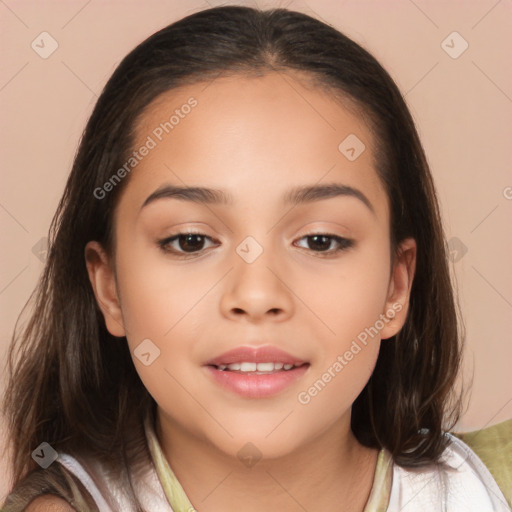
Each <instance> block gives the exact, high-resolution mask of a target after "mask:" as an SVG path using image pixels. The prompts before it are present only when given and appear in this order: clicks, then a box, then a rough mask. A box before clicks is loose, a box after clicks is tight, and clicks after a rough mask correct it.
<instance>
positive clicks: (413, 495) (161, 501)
mask: <svg viewBox="0 0 512 512" xmlns="http://www.w3.org/2000/svg"><path fill="white" fill-rule="evenodd" d="M447 435H448V437H449V439H450V443H449V445H448V446H447V448H446V449H445V451H444V452H443V455H442V460H443V461H444V462H445V463H446V464H447V466H448V468H446V467H444V468H441V467H440V466H439V465H435V464H431V465H428V466H425V467H422V468H417V469H411V468H402V467H400V466H398V465H396V464H393V463H392V487H391V494H390V499H389V504H388V507H387V508H381V507H380V505H378V504H377V503H378V502H379V501H380V500H379V499H378V498H379V495H380V494H381V493H380V489H378V486H376V485H375V486H374V488H373V489H372V494H371V496H370V499H369V501H368V504H367V506H366V509H365V512H384V511H385V512H511V508H510V507H509V506H508V504H507V501H506V499H505V497H504V496H503V493H502V492H501V490H500V488H499V487H498V484H497V483H496V481H495V480H494V478H493V477H492V475H491V473H490V472H489V470H488V469H487V467H486V466H485V465H484V463H483V462H482V461H481V460H480V459H479V457H478V456H477V455H476V454H475V452H474V451H473V450H472V449H471V448H470V447H469V446H468V445H467V444H465V443H464V442H463V441H461V440H460V439H458V438H457V437H455V436H453V435H452V434H447ZM57 462H59V463H60V464H62V465H63V466H65V467H66V468H67V469H68V470H69V471H70V472H71V473H73V474H74V475H75V476H76V477H77V478H78V479H79V480H80V481H81V482H82V484H83V485H84V487H85V488H86V489H87V490H88V491H89V493H90V494H91V496H92V497H93V499H94V501H95V502H96V505H97V506H98V509H99V511H100V512H114V511H113V509H112V508H110V506H109V505H108V504H107V502H106V501H105V499H104V497H103V496H102V495H101V493H100V491H99V490H98V487H97V486H96V484H95V483H94V481H93V479H92V478H91V476H90V475H89V474H88V473H87V472H86V470H85V469H84V467H83V466H82V465H81V464H80V463H79V462H78V461H77V460H76V459H75V458H73V457H71V456H70V455H66V454H60V455H59V457H58V459H57ZM160 471H162V470H161V469H160ZM167 472H168V473H169V474H166V475H164V476H163V477H162V475H160V479H159V475H158V473H157V471H156V470H155V468H154V467H153V466H151V469H149V470H148V472H147V473H146V474H145V475H144V476H143V477H141V478H139V480H138V481H137V482H136V492H137V496H138V497H139V499H140V501H141V504H142V505H143V506H144V508H146V509H147V510H148V511H151V512H169V511H172V512H195V509H194V508H193V507H192V506H191V505H190V504H188V505H187V504H183V501H182V500H178V499H176V500H174V499H173V493H172V491H171V492H169V491H168V490H167V496H166V491H164V488H163V487H162V484H161V481H167V482H168V481H169V480H171V481H172V482H173V485H174V486H177V487H175V489H176V488H179V490H180V491H182V488H181V486H180V485H179V482H178V481H177V479H176V477H175V476H174V474H173V473H172V470H170V469H169V468H167ZM108 487H109V489H111V490H112V492H113V495H114V496H115V499H116V501H117V503H118V506H119V510H120V511H122V512H129V511H130V510H131V509H130V507H129V505H128V504H127V503H126V501H125V499H124V498H123V492H122V489H120V488H118V487H117V488H116V487H115V482H109V485H108ZM183 494H184V491H183ZM167 497H169V499H168V498H167ZM178 502H179V503H181V504H178ZM171 505H172V506H171ZM173 507H174V508H173Z"/></svg>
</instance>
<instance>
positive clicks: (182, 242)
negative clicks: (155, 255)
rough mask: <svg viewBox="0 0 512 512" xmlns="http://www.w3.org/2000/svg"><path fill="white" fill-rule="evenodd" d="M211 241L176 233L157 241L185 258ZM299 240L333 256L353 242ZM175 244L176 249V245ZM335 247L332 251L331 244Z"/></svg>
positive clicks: (319, 236)
mask: <svg viewBox="0 0 512 512" xmlns="http://www.w3.org/2000/svg"><path fill="white" fill-rule="evenodd" d="M206 240H210V241H212V240H213V239H212V238H211V237H209V236H207V235H204V234H202V233H176V234H175V235H173V236H171V237H169V238H165V239H163V240H159V241H158V245H159V246H160V248H161V249H162V250H163V251H164V252H166V253H172V254H177V255H178V256H186V255H187V254H194V253H198V252H200V251H202V250H203V249H204V248H205V247H204V245H205V241H206ZM299 240H309V241H308V242H307V243H306V245H307V247H305V248H306V249H309V250H311V251H313V252H315V253H326V254H334V253H338V252H340V251H343V250H344V249H348V248H350V247H352V246H353V245H354V241H353V240H349V239H348V238H343V237H341V236H337V235H330V234H326V233H313V234H311V235H305V236H303V237H301V238H299ZM176 243H177V247H176V245H175V244H176ZM333 243H334V244H335V245H337V247H335V248H334V249H333V248H332V244H333Z"/></svg>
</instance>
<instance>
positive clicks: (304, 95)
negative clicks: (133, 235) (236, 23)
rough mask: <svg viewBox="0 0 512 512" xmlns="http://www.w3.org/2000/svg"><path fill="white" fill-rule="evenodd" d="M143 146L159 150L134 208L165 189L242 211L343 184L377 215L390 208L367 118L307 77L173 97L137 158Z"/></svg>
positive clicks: (226, 83) (162, 104)
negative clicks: (219, 197) (222, 201)
mask: <svg viewBox="0 0 512 512" xmlns="http://www.w3.org/2000/svg"><path fill="white" fill-rule="evenodd" d="M346 141H348V142H346ZM143 146H147V147H151V149H150V150H149V151H145V156H144V157H142V158H141V159H140V162H139V163H138V164H137V166H136V168H134V170H133V172H131V175H130V183H129V185H128V187H127V190H126V196H127V198H126V199H125V202H130V203H131V204H132V206H134V207H135V206H136V205H139V206H140V205H141V204H142V203H143V201H144V199H145V198H146V197H147V196H148V195H149V194H150V193H151V192H153V191H154V190H155V188H157V187H158V186H160V185H162V184H164V183H170V184H174V185H180V186H184V185H187V186H195V185H197V186H209V187H212V188H222V189H225V190H229V191H230V192H231V195H232V196H233V198H234V203H233V204H235V205H236V204H237V203H239V202H243V203H244V204H247V201H251V200H257V201H259V202H261V201H262V200H268V201H271V200H272V197H273V194H272V191H275V192H276V194H275V197H276V198H277V197H281V194H280V192H282V190H284V188H289V187H290V186H291V185H311V184H313V183H319V182H322V181H325V182H333V181H337V182H340V183H343V184H345V185H348V186H354V187H357V188H359V189H361V188H362V189H364V190H365V194H366V195H367V196H369V197H370V198H371V202H372V203H373V204H375V206H376V209H379V207H380V208H386V205H385V204H384V203H385V202H386V198H385V197H383V189H382V184H381V183H380V180H379V179H378V177H377V174H376V171H375V167H374V160H373V155H374V140H373V135H372V133H371V131H370V130H369V128H368V127H367V125H366V124H365V122H364V120H363V116H362V115H361V113H360V112H359V111H358V110H357V108H356V107H355V105H354V104H353V103H350V102H349V101H348V100H346V102H345V101H344V103H343V104H341V103H340V102H339V101H338V100H336V99H335V98H334V96H333V95H332V94H329V92H328V91H327V90H326V89H325V88H323V89H322V88H320V87H317V86H315V85H314V84H313V83H312V82H311V81H310V80H307V79H306V78H305V77H304V76H303V75H300V74H298V73H288V72H287V73H281V72H279V73H278V72H272V73H267V74H265V75H263V76H254V77H252V76H251V77H243V76H231V77H222V78H217V79H214V80H212V81H209V82H199V83H195V84H192V85H187V86H182V87H179V88H176V89H172V90H169V91H167V92H165V93H163V94H162V95H160V96H159V97H158V98H156V100H154V101H153V102H152V103H151V104H150V105H149V106H148V107H147V108H146V110H145V112H144V113H143V114H142V116H140V118H139V120H138V123H137V126H136V130H135V144H134V149H135V150H137V148H141V147H143ZM352 149H353V150H354V151H352ZM347 150H348V152H347ZM361 151H362V152H361ZM354 152H355V153H356V156H357V154H358V153H360V154H359V156H357V158H355V159H354V158H353V156H354ZM279 189H281V190H279ZM251 198H252V199H251ZM379 203H381V204H380V206H379Z"/></svg>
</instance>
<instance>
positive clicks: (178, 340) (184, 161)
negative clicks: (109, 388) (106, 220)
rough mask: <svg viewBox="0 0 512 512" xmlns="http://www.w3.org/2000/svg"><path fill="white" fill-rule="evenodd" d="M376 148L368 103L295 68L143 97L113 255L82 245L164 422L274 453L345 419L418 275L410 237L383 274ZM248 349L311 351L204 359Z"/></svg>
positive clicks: (225, 443)
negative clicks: (343, 97)
mask: <svg viewBox="0 0 512 512" xmlns="http://www.w3.org/2000/svg"><path fill="white" fill-rule="evenodd" d="M186 105H189V106H188V107H185V106H186ZM173 114H175V116H174V119H171V123H172V125H171V123H169V119H170V117H171V115H173ZM165 122H168V124H167V125H165ZM171 126H172V127H171ZM347 137H349V138H348V139H347ZM345 139H347V140H346V141H345ZM343 141H345V142H343ZM363 145H364V146H363ZM143 146H145V147H146V148H147V149H146V150H143V149H141V148H142V147H143ZM374 147H375V141H374V139H373V137H372V134H371V132H370V131H369V129H368V127H367V126H365V124H364V123H363V122H362V120H361V116H358V115H356V114H355V113H354V111H353V110H347V109H346V108H344V107H342V106H341V105H340V104H339V103H338V102H335V101H334V100H333V99H332V97H330V96H329V95H328V94H327V93H326V92H324V91H321V90H319V89H317V88H315V87H313V86H312V85H309V84H308V82H306V81H305V80H302V79H301V78H300V77H299V76H298V75H293V74H291V73H287V74H286V75H284V74H277V73H270V74H267V75H265V76H263V77H256V78H241V77H237V78H221V79H217V80H215V81H214V82H212V83H209V84H206V83H201V84H195V85H193V86H187V87H184V88H181V89H175V90H172V91H169V92H167V93H165V94H164V95H163V96H161V97H159V98H158V99H157V100H156V101H155V102H154V103H153V104H152V105H150V107H149V108H148V109H147V111H146V112H145V114H144V115H143V117H142V119H141V120H140V122H139V124H138V126H137V142H136V144H135V151H137V152H138V156H137V157H136V159H137V163H136V165H135V166H133V168H132V169H131V170H130V173H129V176H128V177H125V178H124V179H128V180H129V181H128V184H127V187H126V189H125V190H124V191H123V193H122V195H121V198H120V201H119V204H118V207H117V210H116V214H115V226H116V230H115V236H116V240H115V243H116V257H115V260H112V259H111V260H109V259H108V257H107V256H106V255H105V253H104V252H103V250H102V248H101V246H100V245H99V244H97V243H96V242H90V243H89V244H88V246H87V249H86V258H87V265H88V269H89V275H90V278H91V283H92V285H93V288H94V291H95V294H96V297H97V299H98V303H99V304H100V307H101V308H102V310H103V312H104V316H105V321H106V324H107V328H108V329H109V331H110V332H111V333H112V334H113V335H115V336H126V338H127V341H128V344H129V347H130V350H131V353H132V355H133V361H134V364H135V367H136V369H137V371H138V373H139V375H140V377H141V379H142V381H143V383H144V385H145V386H146V388H147V389H148V391H149V392H150V393H151V395H152V396H153V397H154V399H155V400H156V402H157V404H158V412H159V419H160V421H161V422H163V423H165V424H166V425H167V427H168V428H169V429H171V430H173V429H174V430H175V431H180V432H187V435H190V436H194V437H195V438H197V439H201V440H203V441H206V442H207V443H209V444H211V445H213V446H215V447H217V448H218V449H219V450H221V451H222V452H224V453H226V454H229V455H232V456H236V454H237V452H238V451H239V450H240V448H241V447H242V446H244V445H245V443H247V442H252V443H253V444H254V445H255V446H257V447H258V449H259V450H260V452H261V453H263V455H264V456H268V457H277V456H280V455H283V454H286V453H289V452H291V451H293V450H296V449H298V448H299V447H301V446H304V445H305V444H307V443H308V441H310V440H311V439H314V438H316V437H318V436H319V435H320V434H322V433H325V432H327V431H329V430H331V431H332V430H336V429H338V430H339V431H342V430H344V429H345V430H348V428H349V424H350V409H351V405H352V403H353V402H354V400H355V398H356V397H357V396H358V394H359V393H360V392H361V390H362V389H363V387H364V386H365V384H366V383H367V381H368V379H369V377H370V375H371V373H372V371H373V368H374V365H375V362H376V359H377V356H378V352H379V347H380V343H381V339H385V338H389V337H390V336H393V335H394V334H396V332H398V331H399V330H400V328H401V327H402V325H403V323H404V321H405V316H406V312H407V302H408V297H409V291H410V286H411V284H412V277H413V273H414V255H415V247H414V242H413V241H412V240H408V241H406V242H405V243H404V244H403V249H404V251H403V256H400V257H399V258H398V259H397V261H396V262H395V266H394V268H393V270H392V271H390V265H391V260H390V258H391V254H390V248H389V240H390V231H389V204H388V198H387V196H386V193H385V191H384V188H383V186H382V184H381V182H380V180H379V179H378V176H377V173H376V170H375V166H374V161H373V153H374ZM362 149H363V150H362ZM361 150H362V152H361ZM132 163H133V162H132ZM328 185H329V186H330V188H329V187H327V186H328ZM166 187H167V190H166ZM170 187H202V188H208V189H215V190H216V191H222V192H217V193H216V194H214V193H209V194H206V195H205V194H203V195H200V194H199V193H197V191H196V193H195V194H193V195H191V194H189V195H188V196H187V195H186V194H184V193H182V194H181V195H176V194H174V195H173V194H172V191H171V189H170ZM309 187H317V190H316V192H315V189H311V190H309V192H308V191H307V190H306V189H308V188H309ZM318 187H323V188H318ZM301 188H304V190H306V192H304V193H302V194H301V193H300V189H301ZM155 191H158V192H157V193H156V194H155ZM298 191H299V192H298ZM217 196H219V197H217ZM213 198H215V199H216V200H215V201H213V200H212V199H213ZM187 233H188V234H189V235H188V236H186V234H187ZM180 234H181V236H179V235H180ZM144 340H146V341H144ZM148 340H149V341H148ZM123 342H124V340H122V341H121V340H120V341H119V343H123ZM383 343H385V341H383ZM239 347H245V348H248V349H255V348H256V349H260V348H265V349H266V348H269V347H271V348H274V349H278V350H281V351H284V352H286V353H287V354H288V355H289V358H290V359H291V360H293V361H295V362H297V363H305V364H303V365H302V366H301V367H300V368H297V369H292V370H285V369H284V368H283V369H281V370H276V369H275V368H274V370H273V372H274V373H273V374H270V375H263V374H260V375H255V374H247V373H245V374H241V373H238V372H237V370H236V367H231V370H230V369H227V370H224V371H222V370H220V369H215V368H214V367H212V366H207V363H208V362H211V360H212V359H215V358H218V357H219V356H221V355H222V354H224V353H226V352H228V351H231V350H232V349H236V348H239ZM249 352H250V350H249ZM269 354H270V355H269ZM253 355H254V354H253ZM265 355H266V356H268V358H266V359H265ZM256 356H257V357H258V354H256ZM257 357H256V358H257ZM259 358H260V362H262V361H261V359H263V360H264V361H266V362H269V359H270V361H274V362H277V363H279V362H280V361H281V360H282V359H283V358H284V356H282V355H276V354H272V353H271V352H265V353H264V352H260V353H259ZM235 359H236V360H238V361H242V362H251V361H252V359H251V358H250V355H247V354H246V355H238V358H237V356H235ZM217 362H220V363H225V362H228V359H227V358H226V357H224V358H222V357H221V358H220V360H217ZM278 366H279V365H278ZM244 368H246V369H253V368H254V367H253V366H247V365H245V366H244ZM267 368H270V367H268V366H264V367H261V366H260V367H259V368H258V367H256V369H258V370H259V369H263V370H265V371H266V369H267ZM242 369H243V368H240V370H242ZM286 372H290V373H288V374H286ZM228 374H230V375H228Z"/></svg>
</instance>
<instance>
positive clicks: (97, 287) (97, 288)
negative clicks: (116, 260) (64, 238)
mask: <svg viewBox="0 0 512 512" xmlns="http://www.w3.org/2000/svg"><path fill="white" fill-rule="evenodd" d="M84 256H85V263H86V266H87V272H88V274H89V281H90V282H91V286H92V288H93V290H94V296H95V297H96V302H97V303H98V306H99V307H100V309H101V311H102V313H103V317H104V318H105V325H106V327H107V330H108V332H110V334H112V336H116V337H122V336H125V335H126V331H125V328H124V322H123V316H122V312H121V305H120V301H119V296H118V293H117V289H116V282H115V276H114V270H113V268H112V265H111V264H110V262H109V259H108V256H107V254H106V252H105V250H104V249H103V247H102V246H101V244H100V243H99V242H96V241H91V242H88V243H87V245H86V246H85V251H84Z"/></svg>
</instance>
